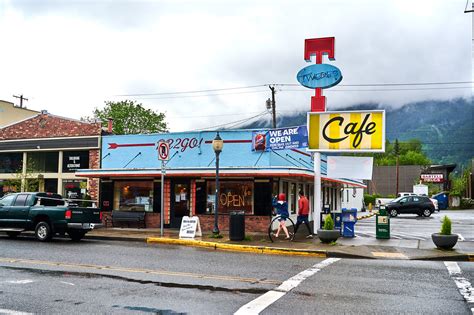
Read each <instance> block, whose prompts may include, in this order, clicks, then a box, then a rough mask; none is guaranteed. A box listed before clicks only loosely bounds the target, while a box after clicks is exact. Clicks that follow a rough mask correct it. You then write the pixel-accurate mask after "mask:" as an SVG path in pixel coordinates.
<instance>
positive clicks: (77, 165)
mask: <svg viewBox="0 0 474 315" xmlns="http://www.w3.org/2000/svg"><path fill="white" fill-rule="evenodd" d="M84 168H89V151H64V152H63V173H74V172H75V171H76V170H78V169H84Z"/></svg>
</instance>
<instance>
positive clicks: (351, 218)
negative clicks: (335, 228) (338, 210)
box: [341, 208, 357, 237]
mask: <svg viewBox="0 0 474 315" xmlns="http://www.w3.org/2000/svg"><path fill="white" fill-rule="evenodd" d="M341 221H342V237H354V236H355V224H356V222H357V209H356V208H351V209H346V208H343V209H342V220H341Z"/></svg>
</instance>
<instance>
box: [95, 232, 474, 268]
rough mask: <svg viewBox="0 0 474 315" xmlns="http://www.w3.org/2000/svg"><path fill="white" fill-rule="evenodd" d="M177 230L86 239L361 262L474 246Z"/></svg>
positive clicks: (463, 251)
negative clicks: (234, 237)
mask: <svg viewBox="0 0 474 315" xmlns="http://www.w3.org/2000/svg"><path fill="white" fill-rule="evenodd" d="M178 233H179V231H178V230H170V229H166V230H165V232H164V236H163V237H160V229H128V228H102V229H98V230H94V231H91V232H90V233H88V234H87V235H86V238H89V239H104V240H122V241H139V242H148V243H149V244H168V245H175V246H176V245H181V246H194V247H205V248H210V249H214V250H226V251H238V252H250V253H259V254H276V255H295V256H315V257H339V258H363V259H403V260H454V261H474V242H469V241H463V242H458V243H457V244H456V246H455V247H454V250H451V251H444V250H438V249H436V248H435V246H434V244H433V242H431V241H419V240H399V239H388V240H378V239H376V238H365V237H364V238H362V237H355V238H342V237H341V238H339V239H338V241H337V244H335V245H328V244H322V243H321V242H320V241H319V239H318V238H317V237H316V236H315V237H314V239H306V238H305V236H306V235H304V234H298V235H297V237H296V238H295V240H293V241H292V242H289V241H283V240H281V241H276V242H274V243H272V242H271V241H270V239H269V238H268V235H265V234H261V233H246V239H247V240H244V241H240V242H235V241H230V240H229V236H228V234H226V233H223V234H222V235H223V236H224V237H223V238H221V239H214V238H211V237H210V236H211V233H203V237H201V238H196V240H183V239H179V236H178Z"/></svg>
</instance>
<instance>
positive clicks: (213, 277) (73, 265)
mask: <svg viewBox="0 0 474 315" xmlns="http://www.w3.org/2000/svg"><path fill="white" fill-rule="evenodd" d="M2 262H4V263H10V264H33V265H44V266H52V267H67V268H74V269H76V268H78V267H79V268H84V269H95V270H101V271H116V272H130V273H144V274H149V275H160V276H177V277H189V278H198V279H210V280H223V281H237V282H248V283H261V284H273V285H279V284H281V282H280V281H276V280H271V279H257V278H244V277H238V276H225V275H210V274H198V273H190V272H180V271H167V270H153V269H141V268H126V267H120V266H101V265H91V264H77V263H65V262H54V261H45V260H34V259H23V258H0V263H2Z"/></svg>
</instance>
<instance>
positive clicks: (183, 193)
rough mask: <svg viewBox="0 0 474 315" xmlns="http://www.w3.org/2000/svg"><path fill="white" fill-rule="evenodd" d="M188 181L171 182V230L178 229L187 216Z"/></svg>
mask: <svg viewBox="0 0 474 315" xmlns="http://www.w3.org/2000/svg"><path fill="white" fill-rule="evenodd" d="M189 186H190V185H189V181H174V182H171V213H170V220H171V222H170V223H171V228H179V227H180V226H181V220H182V219H183V217H184V216H188V215H189Z"/></svg>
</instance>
